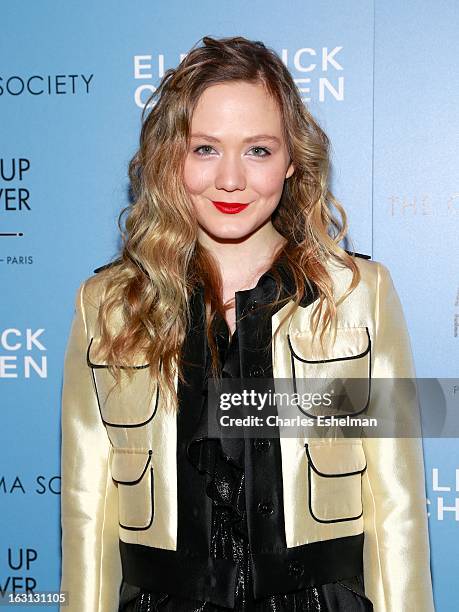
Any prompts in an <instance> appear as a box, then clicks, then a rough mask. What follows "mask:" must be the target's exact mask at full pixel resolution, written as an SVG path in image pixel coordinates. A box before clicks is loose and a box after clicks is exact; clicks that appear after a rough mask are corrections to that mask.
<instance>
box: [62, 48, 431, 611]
mask: <svg viewBox="0 0 459 612" xmlns="http://www.w3.org/2000/svg"><path fill="white" fill-rule="evenodd" d="M203 43H204V44H203V45H202V46H200V47H195V48H193V49H192V50H191V51H190V53H189V54H188V55H187V56H186V58H185V59H184V60H183V61H182V62H181V63H180V65H179V66H178V67H177V68H176V69H170V70H168V71H167V72H166V74H165V76H164V78H163V80H162V82H161V84H160V86H159V87H158V89H157V91H156V92H155V94H154V96H153V98H152V101H151V102H152V104H151V105H149V108H150V109H151V110H150V111H149V113H148V114H147V116H146V117H145V118H144V122H143V127H142V131H141V138H140V147H139V150H138V152H137V153H136V155H135V156H134V158H133V159H132V161H131V164H130V178H131V182H132V189H133V195H134V198H133V202H132V204H131V205H130V206H129V207H128V208H127V209H126V210H127V213H128V214H127V218H126V221H125V225H124V227H122V225H121V224H120V227H121V230H122V238H123V247H122V251H121V253H120V256H119V257H118V259H116V260H115V261H113V262H112V263H111V264H108V265H106V266H103V267H102V268H100V269H98V270H96V272H97V273H96V274H95V275H93V276H92V277H90V278H89V279H87V280H86V281H85V282H84V283H83V284H82V285H81V287H80V289H79V291H78V296H77V299H76V315H75V318H74V322H73V326H72V331H71V335H70V338H69V343H68V348H67V353H66V360H65V376H64V391H63V407H62V408H63V411H62V555H63V566H62V583H61V590H63V591H67V592H68V595H69V605H68V606H67V607H66V608H65V609H66V610H67V611H68V612H74V611H75V612H76V611H78V612H82V611H84V612H96V611H99V612H115V611H116V610H125V611H127V610H134V611H144V612H145V611H152V610H168V611H172V610H174V611H181V612H191V611H198V610H222V611H223V610H228V609H229V610H245V611H246V610H260V611H268V610H269V611H273V612H274V611H278V610H292V611H297V610H302V611H338V612H339V611H344V610H346V611H348V612H350V611H354V610H355V611H363V610H375V611H377V612H400V611H401V610H417V611H423V612H427V611H431V610H433V603H432V590H431V578H430V569H429V543H428V531H427V519H426V512H425V490H424V472H423V459H422V445H421V443H420V441H419V440H418V439H414V438H397V439H396V438H392V439H391V438H386V439H384V438H366V439H365V438H345V437H339V436H336V438H333V437H332V438H331V439H327V440H324V439H318V438H314V439H313V438H311V439H308V437H307V436H299V435H298V436H297V437H295V438H293V437H288V438H287V437H278V436H273V437H268V438H266V437H258V438H253V437H249V436H244V437H241V438H239V439H238V438H236V439H234V440H233V439H223V438H220V437H218V436H212V435H210V434H209V432H208V431H207V423H208V421H207V417H208V411H209V408H210V406H209V402H208V396H207V390H208V385H207V381H208V378H209V377H213V378H217V379H218V378H219V377H222V378H228V377H230V378H235V379H238V378H251V377H253V378H265V379H270V380H276V379H280V378H285V379H294V380H295V381H296V380H297V379H310V380H312V379H313V378H314V377H316V376H326V377H327V378H331V379H333V378H334V377H342V376H344V377H349V376H350V377H357V378H362V379H364V380H368V381H370V380H371V379H372V378H391V379H392V378H396V377H410V376H413V364H412V357H411V352H410V343H409V338H408V334H407V329H406V324H405V321H404V317H403V313H402V309H401V306H400V302H399V299H398V296H397V294H396V291H395V289H394V286H393V283H392V280H391V277H390V274H389V272H388V270H387V268H386V267H385V266H384V265H382V264H380V263H377V262H372V261H367V259H368V257H366V256H358V254H355V253H352V254H351V253H349V252H347V251H345V250H343V248H342V247H341V246H340V243H341V242H342V239H343V238H344V237H345V235H346V233H347V222H346V215H345V213H344V210H343V209H342V207H341V206H340V204H339V203H338V202H337V201H336V199H335V198H334V197H333V195H332V193H331V192H330V189H329V187H328V171H329V145H328V139H327V137H326V135H325V134H324V132H323V131H322V130H321V129H320V127H319V126H318V124H317V123H316V122H315V121H314V119H313V117H312V116H311V115H310V113H309V112H308V110H307V108H306V107H305V105H304V104H303V102H302V100H301V98H300V97H299V93H298V90H297V88H296V86H295V84H294V81H293V79H292V77H291V75H290V74H289V72H288V70H287V69H286V67H285V66H284V64H283V63H282V61H281V60H280V58H279V57H278V56H277V55H276V54H275V53H274V52H273V51H272V50H270V49H268V48H267V47H266V46H265V45H264V44H263V43H261V42H258V41H257V42H253V41H249V40H247V39H245V38H242V37H236V38H224V39H213V38H210V37H204V39H203ZM332 206H334V207H335V208H336V210H337V211H338V212H339V214H340V217H341V220H339V219H337V218H336V217H335V216H334V215H333V212H332ZM356 255H357V256H356ZM376 399H377V398H376ZM376 399H373V400H372V401H376ZM392 399H393V398H392ZM379 401H381V398H379ZM387 401H389V400H387ZM391 401H392V400H391ZM391 408H392V405H391V404H390V405H388V406H387V407H386V409H388V410H389V411H390V409H391ZM403 409H404V410H405V411H407V412H408V413H409V411H410V410H413V411H414V407H413V406H411V405H410V404H409V401H408V400H407V404H406V405H404V406H403Z"/></svg>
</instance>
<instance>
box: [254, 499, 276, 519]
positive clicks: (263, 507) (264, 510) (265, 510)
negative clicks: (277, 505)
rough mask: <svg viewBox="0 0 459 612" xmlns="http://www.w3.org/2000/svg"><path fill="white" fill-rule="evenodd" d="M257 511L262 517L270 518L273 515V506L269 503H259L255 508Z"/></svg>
mask: <svg viewBox="0 0 459 612" xmlns="http://www.w3.org/2000/svg"><path fill="white" fill-rule="evenodd" d="M257 511H258V512H259V513H260V514H262V515H263V516H270V515H271V514H273V513H274V506H273V504H272V503H271V502H269V501H265V502H260V503H259V504H258V506H257Z"/></svg>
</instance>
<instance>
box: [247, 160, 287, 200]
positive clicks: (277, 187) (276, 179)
mask: <svg viewBox="0 0 459 612" xmlns="http://www.w3.org/2000/svg"><path fill="white" fill-rule="evenodd" d="M284 180H285V176H284V171H283V168H279V167H271V168H269V169H267V168H262V169H261V170H260V172H254V173H253V174H252V181H251V183H252V186H253V187H254V188H255V189H256V191H257V192H258V193H259V194H260V195H264V196H266V197H268V196H270V195H275V194H277V193H278V192H279V191H282V189H283V186H284Z"/></svg>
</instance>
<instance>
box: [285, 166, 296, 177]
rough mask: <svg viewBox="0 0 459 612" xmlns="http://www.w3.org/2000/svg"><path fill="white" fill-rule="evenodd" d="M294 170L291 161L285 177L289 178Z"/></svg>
mask: <svg viewBox="0 0 459 612" xmlns="http://www.w3.org/2000/svg"><path fill="white" fill-rule="evenodd" d="M294 172H295V166H294V165H293V162H291V163H290V165H289V167H288V168H287V172H286V174H285V178H286V179H288V178H290V177H291V176H292V174H293V173H294Z"/></svg>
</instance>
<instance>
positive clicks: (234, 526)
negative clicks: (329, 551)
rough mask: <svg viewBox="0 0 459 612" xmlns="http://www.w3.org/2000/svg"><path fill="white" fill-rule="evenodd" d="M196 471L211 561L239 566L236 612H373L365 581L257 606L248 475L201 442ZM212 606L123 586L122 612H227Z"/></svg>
mask: <svg viewBox="0 0 459 612" xmlns="http://www.w3.org/2000/svg"><path fill="white" fill-rule="evenodd" d="M201 442H202V443H201V444H200V445H199V448H196V449H195V450H196V451H198V452H197V454H196V453H195V455H194V456H195V460H194V461H193V463H195V464H196V466H197V468H198V469H199V470H200V471H201V472H206V474H207V478H208V485H207V495H209V497H211V499H212V502H213V503H212V508H213V510H212V529H211V555H212V556H214V557H217V558H223V559H231V560H233V561H236V562H237V566H238V570H237V580H236V592H235V607H234V608H232V610H234V611H235V612H236V611H237V612H249V611H250V612H252V611H253V612H287V611H289V612H290V611H291V612H372V610H373V605H372V603H371V601H370V600H369V599H368V598H367V597H366V596H365V590H364V581H363V576H362V575H358V576H355V577H354V578H352V579H347V580H341V581H338V582H333V583H328V584H323V585H317V586H313V587H308V588H305V589H302V590H301V591H296V592H290V593H285V594H273V595H271V596H268V597H263V598H262V599H258V600H255V599H254V598H253V595H252V571H251V564H250V548H249V540H248V532H247V520H246V511H245V494H244V493H245V489H244V470H243V469H242V467H241V466H240V465H239V461H235V460H234V457H229V456H227V455H225V453H223V452H222V445H221V441H220V440H214V439H206V440H202V441H201ZM228 610H230V608H223V607H221V606H217V605H215V604H213V603H211V602H206V601H195V600H191V599H184V598H181V597H177V596H176V595H171V594H169V593H159V592H155V593H154V592H151V591H147V590H145V589H142V588H140V587H137V586H134V585H130V584H127V583H126V582H124V581H123V583H122V585H121V591H120V606H119V612H154V611H158V612H227V611H228Z"/></svg>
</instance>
